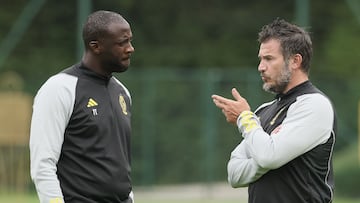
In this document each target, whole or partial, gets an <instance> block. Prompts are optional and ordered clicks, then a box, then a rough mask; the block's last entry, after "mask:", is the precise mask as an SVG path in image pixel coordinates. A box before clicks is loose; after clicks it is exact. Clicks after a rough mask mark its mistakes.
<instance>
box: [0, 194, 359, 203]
mask: <svg viewBox="0 0 360 203" xmlns="http://www.w3.org/2000/svg"><path fill="white" fill-rule="evenodd" d="M0 202H4V203H39V200H38V198H37V197H36V195H30V194H29V195H25V194H12V195H10V194H0ZM135 202H136V203H185V202H186V203H204V202H206V203H246V202H244V201H242V202H241V201H239V199H228V200H221V199H198V198H196V199H191V198H186V199H179V200H176V199H173V198H171V199H165V198H164V199H162V198H161V199H150V198H140V197H139V198H137V199H135ZM359 202H360V199H357V200H351V199H340V198H338V199H335V200H334V202H333V203H359Z"/></svg>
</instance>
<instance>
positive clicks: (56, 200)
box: [50, 197, 64, 203]
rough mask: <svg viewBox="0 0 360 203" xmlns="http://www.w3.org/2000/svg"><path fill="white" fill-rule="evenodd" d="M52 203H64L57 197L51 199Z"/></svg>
mask: <svg viewBox="0 0 360 203" xmlns="http://www.w3.org/2000/svg"><path fill="white" fill-rule="evenodd" d="M50 203H64V201H63V199H62V198H61V197H56V198H52V199H50Z"/></svg>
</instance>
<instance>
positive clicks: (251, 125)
mask: <svg viewBox="0 0 360 203" xmlns="http://www.w3.org/2000/svg"><path fill="white" fill-rule="evenodd" d="M238 124H239V128H240V130H241V131H242V132H243V133H248V132H250V131H251V130H253V129H255V128H258V127H260V123H259V121H258V119H257V117H256V115H255V114H254V113H253V112H251V111H243V112H242V113H241V114H240V116H239V122H238Z"/></svg>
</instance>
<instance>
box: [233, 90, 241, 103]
mask: <svg viewBox="0 0 360 203" xmlns="http://www.w3.org/2000/svg"><path fill="white" fill-rule="evenodd" d="M231 94H232V95H233V97H234V98H235V99H236V101H239V100H240V99H242V97H241V96H240V93H239V92H238V91H237V90H236V88H232V89H231Z"/></svg>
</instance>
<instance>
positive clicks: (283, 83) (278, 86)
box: [263, 62, 291, 94]
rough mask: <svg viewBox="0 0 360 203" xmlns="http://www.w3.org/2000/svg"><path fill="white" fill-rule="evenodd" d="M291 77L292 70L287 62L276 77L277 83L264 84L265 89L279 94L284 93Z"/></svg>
mask: <svg viewBox="0 0 360 203" xmlns="http://www.w3.org/2000/svg"><path fill="white" fill-rule="evenodd" d="M290 79H291V70H290V68H289V64H288V63H287V62H285V65H284V66H283V68H282V70H281V71H280V75H278V76H277V78H275V80H276V81H275V84H267V83H264V84H263V89H264V90H265V91H267V92H270V93H274V94H279V93H283V92H284V91H285V89H286V87H287V85H288V84H289V82H290Z"/></svg>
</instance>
